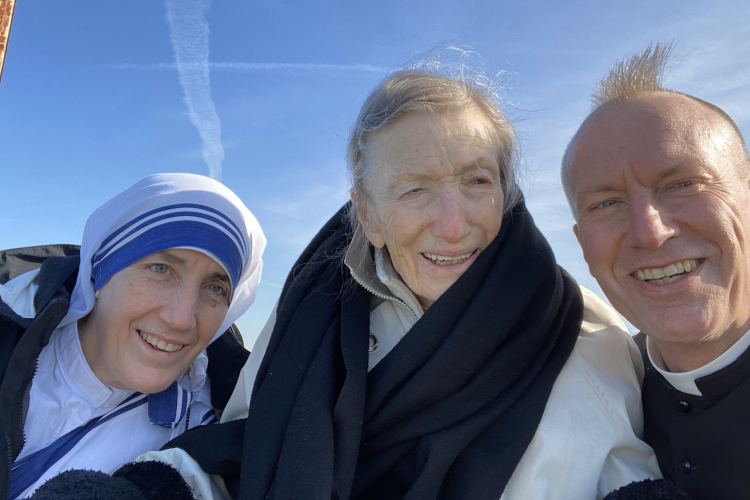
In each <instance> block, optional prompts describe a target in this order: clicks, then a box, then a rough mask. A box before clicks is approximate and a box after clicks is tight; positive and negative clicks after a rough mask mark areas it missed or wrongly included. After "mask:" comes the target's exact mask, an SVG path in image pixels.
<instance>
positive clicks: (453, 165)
mask: <svg viewBox="0 0 750 500" xmlns="http://www.w3.org/2000/svg"><path fill="white" fill-rule="evenodd" d="M369 148H370V149H369V155H370V159H371V162H372V165H373V166H374V169H373V170H374V172H375V173H374V174H373V179H372V185H371V186H372V187H371V194H372V202H373V203H372V205H373V207H374V214H372V215H373V216H372V217H370V224H369V227H367V228H366V229H365V230H366V232H367V235H368V239H369V240H370V242H371V243H372V244H373V245H374V246H376V247H378V248H382V247H383V246H385V247H386V248H387V250H388V252H389V254H390V257H391V260H392V261H393V266H394V268H395V269H396V271H398V273H399V274H400V275H401V277H402V278H403V280H404V282H405V283H406V285H407V286H408V287H409V288H410V289H411V290H412V291H413V292H414V294H415V295H416V296H417V298H418V299H419V301H420V303H421V304H422V306H424V307H429V306H430V305H432V303H433V302H435V300H437V299H438V297H440V295H442V294H443V292H445V291H446V290H447V289H448V288H449V287H450V286H451V285H452V284H453V283H454V282H455V281H456V280H457V279H458V277H459V276H461V275H462V274H463V273H464V272H465V271H466V269H468V268H469V266H470V265H471V264H472V263H473V262H474V261H475V260H476V258H477V256H478V255H479V254H480V253H481V251H482V250H484V249H485V248H486V247H487V245H489V244H490V242H491V241H492V240H493V239H494V238H495V236H497V233H498V232H499V231H500V224H501V221H502V207H503V192H502V186H501V182H500V167H499V161H498V155H497V147H496V139H495V134H494V133H493V131H492V126H491V123H490V122H489V120H488V119H487V118H486V117H485V116H484V114H483V113H482V112H480V111H479V110H478V109H476V108H469V109H467V110H462V111H454V112H443V113H437V114H424V113H415V114H410V115H408V116H405V117H404V118H402V119H400V120H398V121H396V122H395V123H393V124H391V125H389V126H387V127H386V128H384V129H383V130H381V131H379V132H378V133H376V134H375V135H374V136H373V137H372V140H371V142H370V146H369Z"/></svg>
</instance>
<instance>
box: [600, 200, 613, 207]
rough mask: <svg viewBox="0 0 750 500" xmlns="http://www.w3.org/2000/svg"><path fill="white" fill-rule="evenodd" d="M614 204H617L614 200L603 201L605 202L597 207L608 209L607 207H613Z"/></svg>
mask: <svg viewBox="0 0 750 500" xmlns="http://www.w3.org/2000/svg"><path fill="white" fill-rule="evenodd" d="M614 204H615V201H614V200H607V201H603V202H601V203H599V204H598V205H597V208H607V207H611V206H612V205H614Z"/></svg>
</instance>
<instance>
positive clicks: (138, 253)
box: [59, 174, 266, 338]
mask: <svg viewBox="0 0 750 500" xmlns="http://www.w3.org/2000/svg"><path fill="white" fill-rule="evenodd" d="M265 245H266V239H265V237H264V235H263V231H262V230H261V228H260V225H259V224H258V221H257V220H256V219H255V217H254V216H253V214H252V213H250V211H249V210H248V209H247V207H245V205H244V204H243V203H242V201H241V200H240V199H239V198H238V197H237V195H235V194H234V193H233V192H232V191H231V190H229V188H227V187H226V186H224V185H223V184H221V183H220V182H218V181H215V180H213V179H211V178H209V177H204V176H202V175H195V174H156V175H151V176H149V177H146V178H145V179H142V180H141V181H139V182H137V183H136V184H135V185H133V186H132V187H130V188H128V189H127V190H125V191H123V192H122V193H120V194H118V195H117V196H115V197H114V198H112V199H111V200H110V201H108V202H107V203H105V204H104V205H102V206H101V207H99V208H98V209H97V210H96V211H95V212H94V213H93V214H92V215H91V217H89V219H88V220H87V221H86V227H85V229H84V231H83V241H82V242H81V265H80V268H79V271H78V281H77V283H76V286H75V289H74V290H73V294H72V295H71V301H70V309H69V310H68V314H67V315H66V316H65V318H63V321H62V322H61V323H60V325H59V326H65V325H67V324H69V323H72V322H74V321H77V320H78V319H80V318H83V317H84V316H86V315H87V314H88V313H89V312H91V310H92V309H93V307H94V302H95V300H96V297H95V293H96V290H98V289H99V288H101V287H102V286H104V284H105V283H106V282H107V281H108V280H109V279H110V278H112V276H114V275H115V274H116V273H118V272H119V271H121V270H123V269H125V268H126V267H128V266H129V265H131V264H133V263H135V262H137V261H138V260H140V259H142V258H144V257H146V256H148V255H151V254H153V253H156V252H161V251H163V250H167V249H169V248H189V249H191V250H197V251H199V252H202V253H204V254H206V255H208V256H209V257H211V258H212V259H214V260H215V261H216V262H217V263H218V264H220V265H221V266H222V267H223V268H224V269H225V270H226V271H227V274H228V275H229V277H230V279H231V281H232V294H231V298H230V304H229V309H228V311H227V315H226V318H225V319H224V322H223V323H222V325H221V327H220V329H219V331H217V332H216V334H215V335H214V338H216V337H217V336H218V335H219V334H220V333H222V332H224V331H225V330H226V329H227V328H229V326H231V325H232V323H234V322H235V321H236V320H237V319H238V318H239V317H240V316H241V315H242V314H243V313H244V312H245V311H247V309H248V308H249V307H250V305H251V304H252V303H253V301H254V300H255V293H256V290H257V288H258V284H259V282H260V275H261V269H262V267H263V262H262V260H261V254H262V253H263V249H264V248H265Z"/></svg>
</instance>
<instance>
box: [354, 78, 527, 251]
mask: <svg viewBox="0 0 750 500" xmlns="http://www.w3.org/2000/svg"><path fill="white" fill-rule="evenodd" d="M460 73H461V76H457V77H456V76H446V75H443V74H440V73H437V72H434V71H430V70H426V69H421V68H420V69H407V70H402V71H397V72H394V73H392V74H391V75H389V76H388V77H387V78H386V79H385V80H383V82H382V83H381V84H380V85H379V86H378V87H377V88H375V90H374V91H373V92H372V93H371V94H370V95H369V97H368V98H367V100H366V101H365V103H364V104H363V105H362V109H361V111H360V112H359V116H358V117H357V121H356V122H355V123H354V126H353V127H352V131H351V135H350V137H349V145H348V148H347V155H346V160H347V162H346V163H347V170H348V174H349V181H350V186H351V193H352V195H353V197H352V200H353V203H352V210H351V213H350V218H351V224H352V229H353V230H354V238H355V239H359V238H366V236H365V235H364V232H363V231H361V230H359V229H360V222H361V223H365V224H366V223H367V222H366V220H362V219H363V218H367V217H370V214H372V213H373V210H372V209H373V202H374V200H373V199H372V196H371V192H372V190H371V189H370V182H371V180H372V175H371V174H372V172H371V168H372V166H371V164H370V161H369V160H370V158H369V155H368V142H369V140H370V139H371V137H372V135H373V134H374V133H376V132H378V131H379V130H382V129H383V128H384V127H386V126H387V125H389V124H391V123H394V122H396V121H398V120H399V119H401V118H403V117H404V116H406V115H409V114H412V113H428V114H435V113H441V112H451V111H456V110H465V109H469V108H472V107H474V108H476V109H479V110H480V111H481V112H482V113H483V114H484V115H485V116H486V117H487V118H488V119H489V120H490V122H491V123H492V125H493V128H494V132H495V135H496V140H497V155H498V163H499V165H500V181H501V183H502V189H503V194H504V203H503V214H505V213H506V212H507V211H508V210H509V209H510V208H511V207H513V206H514V205H515V204H516V203H517V202H518V200H519V199H520V197H521V190H520V189H519V187H518V184H517V169H518V167H517V165H518V142H517V139H516V132H515V130H514V128H513V125H512V124H511V123H510V121H509V120H508V118H507V117H506V116H505V114H504V113H503V112H502V110H501V109H500V106H499V105H498V103H497V97H496V94H495V90H494V86H493V85H492V84H491V83H490V82H489V81H488V79H487V78H485V77H483V76H476V77H474V76H466V73H469V72H468V71H461V72H460ZM355 243H357V242H356V241H355V242H353V245H354V244H355Z"/></svg>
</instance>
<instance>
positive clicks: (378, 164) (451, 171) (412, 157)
mask: <svg viewBox="0 0 750 500" xmlns="http://www.w3.org/2000/svg"><path fill="white" fill-rule="evenodd" d="M499 143H500V141H499V139H498V136H497V133H496V131H495V129H494V127H493V125H492V123H491V122H490V121H489V120H488V119H487V117H486V116H485V115H484V114H483V113H482V112H481V111H480V110H479V109H477V108H469V109H467V110H456V111H446V112H440V113H421V112H420V113H410V114H408V115H406V116H403V117H401V118H400V119H399V120H397V121H394V122H393V123H390V124H389V125H388V126H387V127H384V128H383V129H382V130H379V131H378V132H377V133H375V134H373V136H372V137H371V138H370V141H369V145H368V151H367V154H368V157H369V161H370V165H371V181H372V182H371V183H370V188H371V190H373V192H372V194H373V195H375V194H376V191H380V190H383V189H389V188H392V187H394V185H398V184H402V183H404V182H410V181H415V180H428V179H430V180H439V179H440V178H447V177H461V176H465V175H472V174H473V173H474V172H475V171H477V170H481V171H483V172H484V173H485V174H487V175H489V176H490V177H491V178H492V179H494V180H495V181H499V180H500V158H499V154H498V152H499V149H500V147H501V146H500V144H499Z"/></svg>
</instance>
